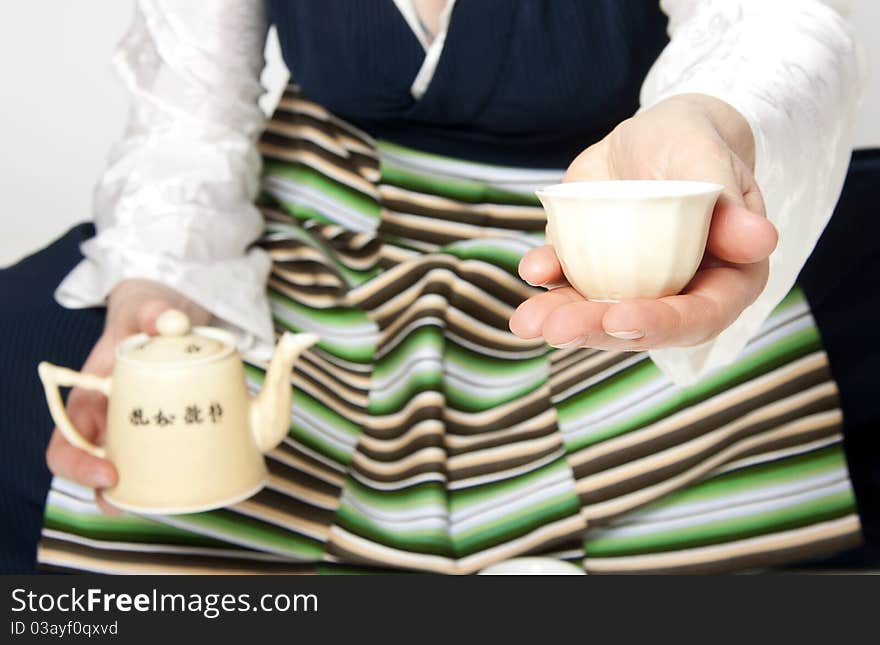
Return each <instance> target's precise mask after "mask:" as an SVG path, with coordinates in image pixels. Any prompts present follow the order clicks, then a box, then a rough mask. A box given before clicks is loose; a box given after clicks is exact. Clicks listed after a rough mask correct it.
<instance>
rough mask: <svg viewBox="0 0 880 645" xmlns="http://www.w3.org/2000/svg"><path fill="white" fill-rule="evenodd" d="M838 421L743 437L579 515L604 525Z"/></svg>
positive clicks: (815, 419) (828, 418) (583, 485)
mask: <svg viewBox="0 0 880 645" xmlns="http://www.w3.org/2000/svg"><path fill="white" fill-rule="evenodd" d="M840 419H841V415H840V411H839V410H832V411H830V412H820V413H818V414H816V415H813V416H812V417H806V418H803V419H798V420H797V421H793V422H789V423H788V424H785V425H783V426H780V427H778V428H774V429H772V430H768V431H767V432H766V433H764V434H759V435H753V436H749V437H745V438H744V439H742V440H741V441H740V442H739V443H737V444H734V445H732V446H728V447H727V448H722V449H720V450H719V451H718V452H716V453H714V454H711V455H709V456H707V457H706V459H705V460H703V461H702V462H699V463H698V464H697V465H695V466H694V467H693V468H691V469H690V470H688V471H685V472H682V473H679V474H677V475H675V476H674V477H672V478H670V479H666V480H663V481H660V482H658V483H656V484H654V485H653V486H649V487H646V488H640V489H638V490H634V491H633V492H631V493H628V494H626V495H622V496H618V497H612V498H610V499H608V500H606V501H603V502H599V503H597V504H594V505H592V506H583V507H582V508H581V514H582V515H583V516H584V518H585V519H586V520H588V521H590V522H591V523H592V522H605V521H608V520H610V519H613V518H615V517H618V516H620V515H622V514H623V513H626V512H628V511H631V510H633V509H634V508H638V507H640V506H644V505H645V504H648V503H650V502H653V501H654V500H656V499H659V498H660V497H662V496H663V495H665V494H668V493H670V492H672V491H673V490H678V489H680V488H682V487H683V486H685V485H687V484H690V483H692V482H694V481H697V480H698V479H699V478H700V477H705V476H707V475H708V474H709V473H711V472H712V471H713V470H714V469H716V468H718V467H720V466H722V465H724V464H726V463H729V462H731V461H735V460H737V459H739V456H740V454H743V453H746V452H748V453H751V452H753V449H754V448H755V446H758V445H763V444H765V443H771V442H776V441H777V440H778V439H779V438H781V437H785V436H801V435H804V434H812V433H813V432H814V431H815V430H816V429H818V428H823V427H834V428H837V427H838V426H839V424H840ZM677 452H681V451H680V450H678V451H676V453H677ZM659 457H661V459H654V460H653V461H667V462H668V461H670V460H671V459H672V458H673V457H674V454H673V455H661V456H659ZM617 470H619V469H617ZM630 471H631V468H630V467H629V465H628V466H627V473H629V472H630ZM612 474H616V473H612ZM596 477H599V478H602V477H603V475H601V474H600V475H598V476H594V477H593V478H587V479H586V480H578V481H576V482H575V490H576V492H577V493H578V494H581V493H589V492H590V491H591V490H592V489H593V488H596V487H597V486H596V485H595V484H594V483H593V482H591V481H590V479H595V478H596Z"/></svg>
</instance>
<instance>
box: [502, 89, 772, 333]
mask: <svg viewBox="0 0 880 645" xmlns="http://www.w3.org/2000/svg"><path fill="white" fill-rule="evenodd" d="M754 154H755V153H754V141H753V138H752V133H751V130H750V128H749V125H748V123H747V122H746V120H745V119H744V118H743V117H742V116H741V115H740V114H739V113H738V112H736V110H734V109H733V108H732V107H730V106H729V105H727V104H726V103H724V102H722V101H720V100H718V99H715V98H712V97H708V96H703V95H681V96H676V97H673V98H670V99H667V100H666V101H663V102H662V103H658V104H657V105H656V106H654V107H652V108H650V109H648V110H645V111H644V112H641V113H639V114H638V115H636V116H634V117H633V118H631V119H628V120H627V121H624V122H623V123H621V124H620V125H619V126H618V127H617V128H615V130H614V131H613V132H612V133H611V134H609V135H608V136H607V137H606V138H605V139H603V140H602V141H600V142H599V143H597V144H595V145H593V146H591V147H590V148H588V149H587V150H585V151H584V152H583V153H582V154H581V155H579V156H578V157H577V159H575V161H574V162H573V163H572V164H571V166H570V167H569V169H568V172H567V173H566V177H565V181H567V182H568V181H596V180H626V179H667V180H687V181H703V182H712V183H715V184H720V185H721V186H723V192H722V194H721V196H720V197H719V199H718V201H717V203H716V205H715V210H714V213H713V216H712V221H711V226H710V228H709V233H708V243H707V247H706V254H705V256H704V257H703V261H702V264H701V265H700V267H699V269H698V270H697V272H696V275H694V277H693V279H692V280H691V281H690V283H689V284H688V285H687V286H686V287H685V288H684V290H683V291H682V292H681V293H680V294H677V295H671V296H666V297H661V298H657V299H645V298H635V299H629V300H622V301H621V302H618V303H610V302H596V301H591V300H587V299H586V298H585V297H584V296H583V295H582V294H581V293H579V292H578V291H577V290H575V289H574V288H573V287H572V286H571V285H569V284H568V282H567V281H566V278H565V275H564V274H563V270H562V266H561V264H560V262H559V259H558V257H557V255H556V253H555V251H554V249H553V247H551V246H549V245H548V246H543V247H540V248H538V249H534V250H532V251H530V252H529V253H527V254H526V255H525V256H524V257H523V259H522V260H521V262H520V267H519V270H520V275H521V276H522V277H523V279H524V280H526V281H527V282H529V283H530V284H532V285H535V286H543V287H545V288H546V289H547V291H546V292H544V293H541V294H539V295H536V296H533V297H532V298H529V299H528V300H527V301H525V302H524V303H523V304H522V305H520V307H519V308H518V309H517V310H516V312H515V313H514V315H513V316H512V317H511V320H510V328H511V330H512V331H513V332H514V333H515V334H517V335H518V336H520V337H522V338H538V337H541V336H543V337H544V339H545V340H546V341H547V342H548V343H549V344H550V345H553V346H556V347H563V346H584V347H594V348H598V349H611V350H646V349H653V348H659V347H675V346H678V347H680V346H690V345H697V344H700V343H703V342H707V341H709V340H711V339H713V338H714V337H715V336H717V335H718V334H719V333H721V331H723V330H724V329H725V328H726V327H727V326H729V325H730V324H731V323H732V322H733V321H734V320H736V318H737V317H738V316H739V314H740V313H741V312H742V311H743V309H745V308H746V307H747V306H748V305H750V304H751V303H752V302H754V300H755V299H756V298H757V297H758V296H759V295H760V293H761V291H762V290H763V288H764V285H765V283H766V280H767V274H768V266H769V262H768V257H769V255H770V253H771V252H772V251H773V249H774V248H775V247H776V241H777V235H776V229H775V228H774V226H773V225H772V224H771V223H770V221H769V220H767V218H766V213H765V210H764V203H763V200H762V198H761V193H760V190H759V188H758V186H757V184H756V182H755V178H754V174H753V168H754ZM585 234H587V235H588V234H589V232H588V231H585Z"/></svg>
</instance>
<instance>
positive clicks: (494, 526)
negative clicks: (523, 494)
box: [453, 491, 580, 555]
mask: <svg viewBox="0 0 880 645" xmlns="http://www.w3.org/2000/svg"><path fill="white" fill-rule="evenodd" d="M579 512H580V504H579V502H578V498H577V496H576V495H575V494H574V492H573V491H572V492H569V493H563V494H561V495H557V496H555V497H551V498H549V499H543V500H541V501H540V502H536V503H535V504H530V505H528V506H525V507H523V508H521V509H517V510H516V511H514V512H512V513H510V514H507V515H505V516H504V517H501V518H498V519H496V520H492V521H490V522H486V523H485V524H480V525H478V526H474V527H473V528H470V529H468V530H467V531H463V532H461V533H458V534H456V535H454V536H453V542H454V544H455V550H456V552H457V553H458V554H459V555H467V554H469V553H475V552H477V551H481V550H483V549H486V548H489V547H491V546H494V545H496V544H501V543H502V542H509V541H511V540H515V539H517V538H519V537H522V536H523V535H526V534H527V533H530V532H531V531H534V530H535V529H537V528H540V527H541V526H545V525H547V524H550V523H552V522H556V521H559V520H562V519H564V518H566V517H572V516H575V515H577V514H578V513H579Z"/></svg>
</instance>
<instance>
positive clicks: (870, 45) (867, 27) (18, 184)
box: [0, 0, 880, 266]
mask: <svg viewBox="0 0 880 645" xmlns="http://www.w3.org/2000/svg"><path fill="white" fill-rule="evenodd" d="M132 6H133V0H89V1H88V2H83V1H82V0H78V1H75V2H71V1H69V0H67V1H65V0H18V1H12V0H6V1H4V2H2V3H0V79H2V84H0V133H2V138H0V143H2V150H0V217H2V221H3V226H2V229H0V266H4V265H6V264H9V263H11V262H14V261H15V260H17V259H18V258H20V257H22V256H23V255H25V254H27V253H30V252H31V251H33V250H35V249H37V248H40V247H42V246H44V245H45V244H47V243H48V242H49V241H51V240H52V239H54V238H55V237H57V236H58V235H59V234H61V233H62V232H63V231H64V230H66V229H67V228H68V227H69V226H70V225H71V224H73V223H75V222H80V221H83V220H86V219H89V217H90V208H91V193H92V187H93V185H94V183H95V181H96V179H97V178H98V176H99V175H100V173H101V169H102V168H103V165H104V160H105V158H106V155H107V151H108V149H109V147H110V145H111V144H112V142H113V141H114V140H115V139H116V138H117V137H119V135H120V134H121V132H122V128H123V123H124V120H125V115H126V100H125V96H124V92H123V89H122V86H121V84H120V83H119V82H118V81H117V80H116V77H115V76H114V74H113V70H112V67H111V63H110V59H111V56H112V53H113V49H114V46H115V44H116V43H117V42H118V41H119V39H120V38H121V36H122V34H123V33H124V32H125V29H126V27H127V26H128V24H129V22H130V20H131V14H132ZM852 21H853V23H854V24H855V26H856V29H857V30H858V31H859V33H860V35H861V38H862V42H863V44H864V46H865V49H866V51H867V53H868V63H869V68H870V70H871V76H872V82H871V83H870V86H869V88H868V93H867V96H866V100H865V105H864V108H863V110H862V115H861V119H860V121H859V123H858V126H857V130H858V140H857V143H858V144H859V145H860V146H861V147H866V146H880V73H878V70H880V42H878V31H880V29H878V28H880V1H878V0H854V11H853V15H852ZM267 56H268V65H269V66H268V69H267V71H266V73H265V74H264V82H265V83H266V84H267V86H270V87H271V88H272V89H273V90H275V94H276V95H277V91H278V90H279V89H280V88H281V86H283V83H284V79H285V77H286V71H285V69H284V66H283V63H281V61H280V58H279V56H278V53H277V45H276V46H273V43H270V47H269V51H268V54H267ZM264 98H265V101H264V107H266V108H267V109H268V108H269V107H270V106H271V104H272V101H273V96H272V95H270V96H267V97H264Z"/></svg>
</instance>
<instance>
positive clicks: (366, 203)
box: [263, 160, 381, 221]
mask: <svg viewBox="0 0 880 645" xmlns="http://www.w3.org/2000/svg"><path fill="white" fill-rule="evenodd" d="M263 176H264V177H280V178H283V179H286V180H288V181H290V182H292V183H296V184H301V185H304V186H308V187H310V188H313V189H315V190H318V191H320V192H321V193H322V194H323V195H325V196H326V197H328V198H330V199H332V200H334V201H336V202H338V203H340V204H344V205H345V206H347V207H349V208H352V209H354V210H356V211H358V212H359V213H361V214H363V215H366V216H367V217H370V218H372V219H375V220H377V221H378V220H379V219H380V216H381V208H380V206H379V204H378V203H376V200H375V199H372V198H371V197H369V196H367V195H364V194H363V193H361V192H359V191H357V190H355V189H354V188H351V187H349V186H346V185H345V184H343V183H340V182H338V181H335V180H334V179H331V178H330V177H328V176H327V175H324V174H321V173H320V172H318V171H316V170H314V169H313V168H309V167H308V166H305V165H303V164H300V163H296V162H278V161H270V160H265V161H264V162H263ZM275 199H276V200H277V199H278V197H275Z"/></svg>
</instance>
